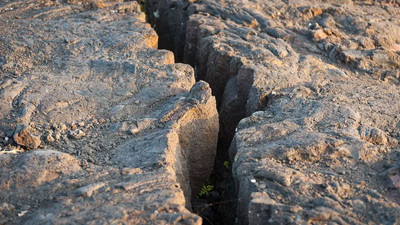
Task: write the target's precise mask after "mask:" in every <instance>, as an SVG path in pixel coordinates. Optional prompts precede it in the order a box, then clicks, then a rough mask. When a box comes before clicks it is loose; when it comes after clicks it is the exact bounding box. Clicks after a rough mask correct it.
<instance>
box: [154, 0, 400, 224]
mask: <svg viewBox="0 0 400 225" xmlns="http://www.w3.org/2000/svg"><path fill="white" fill-rule="evenodd" d="M147 2H148V4H147V6H146V7H147V11H148V12H157V13H156V14H153V15H157V16H152V14H151V13H150V14H149V15H150V16H149V18H150V19H151V20H153V21H154V24H156V26H157V27H158V28H157V29H158V30H159V31H160V33H163V34H165V36H164V38H163V39H164V41H165V43H166V45H165V46H166V47H167V48H169V49H172V50H174V51H175V52H176V53H177V55H180V56H181V58H182V59H183V61H184V62H187V63H190V64H191V65H193V66H194V67H195V68H196V73H197V76H198V78H199V79H201V80H204V81H206V82H208V83H209V85H210V87H211V89H212V91H213V94H214V95H215V96H216V98H217V105H218V107H219V112H220V124H221V132H220V135H219V142H220V148H219V152H218V156H217V162H219V161H222V162H223V161H224V160H226V159H227V158H228V155H229V157H230V160H231V161H232V162H233V165H232V177H233V178H232V181H231V183H235V185H233V186H227V187H226V190H233V189H236V194H232V195H231V196H229V197H227V196H225V198H226V201H229V200H232V199H239V200H240V201H238V202H237V204H236V205H232V206H231V207H228V208H230V209H226V208H227V207H221V208H225V210H226V211H224V210H222V211H220V212H219V213H221V214H222V215H224V219H226V221H227V222H226V223H227V224H233V223H235V224H260V223H265V221H268V222H269V223H276V224H303V223H327V224H328V223H332V224H335V223H337V224H345V223H351V224H365V223H386V222H388V221H396V222H398V218H399V214H398V209H399V207H400V206H399V204H398V203H397V202H398V201H397V200H393V197H391V195H390V194H389V193H385V191H382V190H383V189H380V188H376V190H377V192H378V194H380V195H382V198H379V199H374V203H372V202H371V201H368V200H367V199H365V201H364V199H363V200H362V202H363V203H364V204H365V205H362V204H356V205H357V206H351V205H349V204H347V203H346V202H347V201H355V202H357V201H358V200H359V196H363V197H365V198H371V197H370V196H369V195H368V194H367V193H366V191H365V187H370V186H373V187H380V186H383V185H384V184H383V183H382V182H379V179H378V178H377V177H375V176H376V175H371V176H366V175H365V174H369V172H373V171H377V170H378V171H381V170H382V169H383V167H382V165H381V164H380V163H382V164H384V163H389V162H390V161H391V160H400V159H399V157H398V156H396V154H394V153H390V152H392V151H393V150H395V149H396V146H397V143H398V139H399V135H398V134H397V133H398V132H397V131H395V130H396V128H394V127H395V124H398V123H399V121H398V118H397V115H398V114H399V113H400V108H399V105H400V104H399V101H398V99H399V97H400V92H399V91H398V87H397V83H398V82H397V80H398V79H397V78H396V76H397V73H398V71H399V68H400V67H399V66H398V65H399V58H398V54H394V53H395V52H396V51H393V46H394V44H397V43H399V41H400V34H399V32H398V31H399V30H400V28H399V25H398V24H397V23H396V22H395V21H398V20H399V18H400V17H399V15H400V11H399V8H397V7H394V6H392V5H391V6H389V5H385V6H382V4H385V3H384V2H385V1H377V2H374V3H372V2H371V4H369V5H365V4H360V3H359V2H357V1H351V0H344V1H340V3H338V1H330V0H328V1H288V2H284V3H283V2H280V1H278V2H265V1H261V0H260V1H252V2H247V1H246V2H245V3H244V1H230V0H228V1H207V0H205V1H197V2H194V3H192V4H190V5H189V6H188V3H187V2H186V1H170V0H162V1H152V0H150V1H147ZM336 4H341V6H340V7H339V6H337V5H336ZM170 6H173V10H171V9H170V8H169V7H170ZM359 12H368V13H365V14H360V13H359ZM252 19H255V20H257V25H255V26H248V24H249V21H252ZM177 24H180V26H176V25H177ZM310 29H311V37H312V41H310ZM184 40H185V41H184ZM176 43H179V44H178V45H176ZM343 64H345V66H343ZM390 71H392V72H390ZM393 71H394V72H393ZM381 80H385V82H386V83H383V82H381ZM239 121H240V123H239ZM232 138H233V141H232ZM395 139H397V140H395ZM228 148H230V150H229V154H228V153H227V150H226V149H228ZM393 157H394V159H393ZM366 164H367V165H368V166H367V165H366ZM372 165H373V166H372ZM355 178H357V179H356V180H357V181H355ZM359 180H362V181H363V182H364V185H360V183H359V182H358V181H359ZM227 183H229V182H227ZM232 192H233V191H232ZM327 198H328V199H330V200H331V201H328V200H326V201H324V202H323V203H318V204H319V205H318V204H313V202H316V201H317V199H327ZM360 201H361V200H360ZM377 205H379V210H380V211H379V212H378V211H374V212H373V213H370V211H368V210H364V211H362V210H360V209H362V208H365V209H370V208H375V207H377ZM338 206H341V207H338ZM232 208H233V209H232ZM232 211H236V217H233V216H232V214H233V213H232ZM383 212H385V213H383ZM382 214H385V215H390V216H388V217H381V215H382ZM360 215H362V216H361V217H360Z"/></svg>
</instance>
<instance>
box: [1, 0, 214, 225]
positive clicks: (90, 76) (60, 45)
mask: <svg viewBox="0 0 400 225" xmlns="http://www.w3.org/2000/svg"><path fill="white" fill-rule="evenodd" d="M47 2H48V4H44V3H43V2H42V1H37V2H31V3H27V2H24V1H11V2H10V1H7V2H2V3H0V24H2V25H4V26H2V27H1V28H0V30H1V34H0V39H1V40H2V41H1V44H0V45H1V47H0V73H1V74H2V79H3V80H2V81H0V82H1V83H0V104H1V105H2V107H0V130H1V131H4V135H5V136H7V137H11V136H12V135H13V134H12V133H11V134H8V133H9V130H11V131H12V130H13V128H14V127H16V126H17V124H29V128H28V127H27V128H26V129H25V127H24V128H23V129H18V130H17V132H15V136H14V139H15V141H16V142H17V143H18V144H20V145H21V146H26V147H27V148H36V147H38V146H39V145H40V146H41V147H42V148H43V149H44V150H37V151H33V152H24V151H21V150H13V151H2V153H4V154H0V162H1V169H0V177H1V179H0V180H1V186H0V187H1V188H0V199H7V201H9V202H12V203H13V205H14V206H15V208H16V209H18V212H17V213H21V212H22V211H28V212H27V213H25V214H21V216H16V217H14V215H6V219H7V220H12V221H13V223H15V224H70V223H93V224H98V223H104V222H106V223H130V224H132V223H133V224H146V223H153V224H172V223H182V224H183V223H185V224H201V223H202V219H201V217H199V216H198V215H196V214H194V213H192V212H191V211H190V210H191V209H192V208H191V198H192V196H196V195H197V192H198V191H199V190H200V188H201V186H202V185H203V183H204V182H205V181H206V180H207V178H208V177H209V176H210V174H211V172H212V169H213V164H214V161H215V154H216V146H217V135H218V129H219V127H218V112H217V109H216V101H215V98H214V97H213V96H212V95H211V89H210V87H209V85H208V84H207V83H205V82H199V83H196V81H195V77H194V69H193V68H192V67H190V66H189V65H185V64H179V63H174V62H175V57H174V55H173V53H172V52H170V51H167V50H158V49H157V45H158V36H157V34H156V32H155V31H154V30H153V29H152V28H151V25H150V24H148V23H145V14H144V13H142V12H140V5H139V4H138V2H137V1H119V0H118V1H105V0H104V1H103V0H101V1H91V0H90V1H86V0H73V1H47ZM10 4H11V5H10ZM11 7H12V8H13V10H11V11H10V10H5V9H6V8H11ZM16 17H20V19H15V18H16ZM7 21H8V22H7ZM3 106H4V107H3ZM130 131H131V132H132V133H134V135H131V134H129V132H130ZM33 134H38V138H36V137H35V136H33ZM40 136H42V137H44V140H45V141H44V142H43V143H40V138H39V137H40ZM7 144H9V143H7ZM4 145H5V144H3V142H1V143H0V147H1V149H3V147H6V146H4ZM50 149H52V150H50ZM6 150H8V149H6ZM7 152H9V153H7ZM11 153H14V154H11ZM124 183H126V184H129V185H128V186H126V185H125V186H126V189H123V188H122V189H121V188H120V186H121V185H117V184H124ZM14 203H15V204H14ZM19 209H21V210H19ZM66 215H69V216H66ZM126 215H128V216H126Z"/></svg>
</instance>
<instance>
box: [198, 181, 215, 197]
mask: <svg viewBox="0 0 400 225" xmlns="http://www.w3.org/2000/svg"><path fill="white" fill-rule="evenodd" d="M213 189H214V186H213V185H211V184H209V185H203V187H201V191H200V193H199V194H198V196H199V197H204V196H208V195H209V194H210V192H211V191H212V190H213Z"/></svg>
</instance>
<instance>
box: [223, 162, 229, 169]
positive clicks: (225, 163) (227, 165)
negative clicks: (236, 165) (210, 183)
mask: <svg viewBox="0 0 400 225" xmlns="http://www.w3.org/2000/svg"><path fill="white" fill-rule="evenodd" d="M224 166H225V168H227V169H229V162H228V161H225V162H224Z"/></svg>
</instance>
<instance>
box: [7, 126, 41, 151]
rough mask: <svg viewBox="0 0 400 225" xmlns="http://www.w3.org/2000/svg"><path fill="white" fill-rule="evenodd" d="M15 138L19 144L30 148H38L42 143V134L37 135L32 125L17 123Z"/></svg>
mask: <svg viewBox="0 0 400 225" xmlns="http://www.w3.org/2000/svg"><path fill="white" fill-rule="evenodd" d="M13 138H14V141H15V142H16V143H17V144H19V145H22V146H24V147H27V148H28V149H36V148H38V147H39V146H40V144H41V140H40V136H39V135H36V134H35V131H34V130H33V129H32V128H31V127H25V126H24V125H17V127H16V128H15V131H14V136H13Z"/></svg>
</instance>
